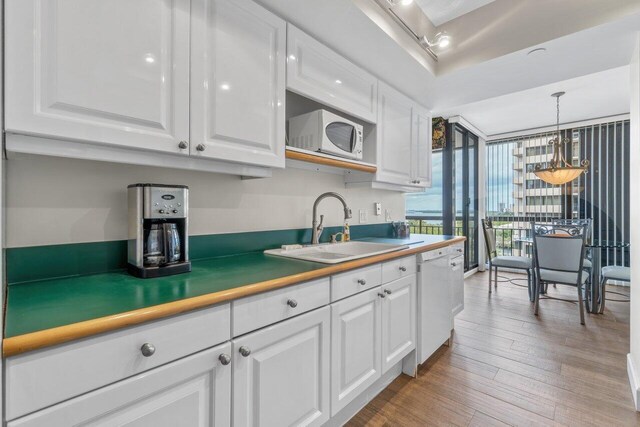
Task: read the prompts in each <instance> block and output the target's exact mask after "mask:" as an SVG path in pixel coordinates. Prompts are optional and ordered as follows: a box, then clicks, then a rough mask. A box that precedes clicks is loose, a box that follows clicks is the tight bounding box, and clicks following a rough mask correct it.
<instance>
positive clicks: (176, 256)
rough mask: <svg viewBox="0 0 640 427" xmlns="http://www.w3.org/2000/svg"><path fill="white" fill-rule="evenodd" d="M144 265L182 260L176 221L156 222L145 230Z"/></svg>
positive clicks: (153, 265)
mask: <svg viewBox="0 0 640 427" xmlns="http://www.w3.org/2000/svg"><path fill="white" fill-rule="evenodd" d="M144 244H145V246H144V260H143V261H144V266H145V267H157V266H161V265H166V264H174V263H176V262H179V261H180V255H181V249H180V234H179V233H178V226H177V224H175V223H166V222H165V223H154V224H151V227H149V228H148V229H147V230H145V241H144Z"/></svg>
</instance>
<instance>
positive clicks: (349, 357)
mask: <svg viewBox="0 0 640 427" xmlns="http://www.w3.org/2000/svg"><path fill="white" fill-rule="evenodd" d="M380 292H381V291H380V288H379V287H378V288H375V289H372V290H370V291H366V292H363V293H361V294H358V295H355V296H352V297H349V298H346V299H344V300H342V301H339V302H336V303H333V304H332V305H331V414H332V415H335V414H337V413H338V412H339V411H340V410H341V409H342V408H344V407H345V406H346V405H347V404H348V403H349V402H351V401H352V400H353V399H354V398H356V397H357V396H358V395H360V393H362V392H363V391H364V390H366V389H367V387H369V386H370V385H371V384H373V383H374V382H375V381H376V380H377V379H378V378H380V375H381V373H380V368H381V365H380V350H381V346H380V327H381V321H380V300H381V297H380V296H379V294H380Z"/></svg>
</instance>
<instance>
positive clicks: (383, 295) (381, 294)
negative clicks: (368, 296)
mask: <svg viewBox="0 0 640 427" xmlns="http://www.w3.org/2000/svg"><path fill="white" fill-rule="evenodd" d="M378 296H379V297H380V298H386V297H387V296H386V295H385V294H383V293H381V292H378Z"/></svg>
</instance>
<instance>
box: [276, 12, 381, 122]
mask: <svg viewBox="0 0 640 427" xmlns="http://www.w3.org/2000/svg"><path fill="white" fill-rule="evenodd" d="M377 88H378V80H377V79H376V78H375V77H374V76H372V75H371V74H369V73H367V72H366V71H364V70H363V69H361V68H359V67H357V66H356V65H354V64H352V63H351V62H349V61H348V60H347V59H345V58H344V57H342V56H340V55H339V54H337V53H336V52H334V51H333V50H331V49H329V48H328V47H326V46H325V45H323V44H322V43H320V42H318V41H317V40H315V39H314V38H312V37H310V36H309V35H307V34H305V33H304V32H302V31H301V30H299V29H298V28H296V27H294V26H293V25H291V24H288V25H287V89H289V90H291V91H293V92H297V93H299V94H301V95H304V96H306V97H308V98H311V99H314V100H316V101H318V102H320V103H322V104H325V105H328V106H331V107H333V108H336V109H338V110H341V111H343V112H345V113H347V114H350V115H352V116H355V117H359V118H361V119H363V120H366V121H368V122H371V123H375V122H376V121H377V117H376V107H377V99H376V98H377Z"/></svg>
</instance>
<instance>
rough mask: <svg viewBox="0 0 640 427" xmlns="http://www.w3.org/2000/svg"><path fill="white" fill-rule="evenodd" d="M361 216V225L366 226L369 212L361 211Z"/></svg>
mask: <svg viewBox="0 0 640 427" xmlns="http://www.w3.org/2000/svg"><path fill="white" fill-rule="evenodd" d="M359 214H360V224H364V223H366V222H367V211H366V210H364V209H360V210H359Z"/></svg>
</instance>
